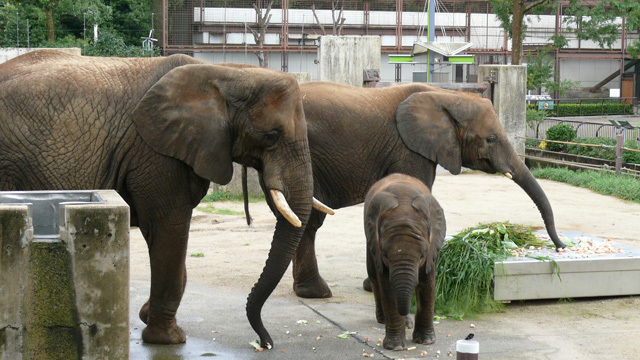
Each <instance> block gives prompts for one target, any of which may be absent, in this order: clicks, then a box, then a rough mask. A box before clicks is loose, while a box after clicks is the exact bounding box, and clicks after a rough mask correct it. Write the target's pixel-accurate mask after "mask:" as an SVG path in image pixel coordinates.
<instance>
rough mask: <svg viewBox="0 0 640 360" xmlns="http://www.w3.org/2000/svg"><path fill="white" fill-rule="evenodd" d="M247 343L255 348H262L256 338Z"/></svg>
mask: <svg viewBox="0 0 640 360" xmlns="http://www.w3.org/2000/svg"><path fill="white" fill-rule="evenodd" d="M249 345H251V346H253V347H254V348H255V349H256V350H260V349H262V346H260V342H259V341H258V340H253V341H252V342H250V343H249Z"/></svg>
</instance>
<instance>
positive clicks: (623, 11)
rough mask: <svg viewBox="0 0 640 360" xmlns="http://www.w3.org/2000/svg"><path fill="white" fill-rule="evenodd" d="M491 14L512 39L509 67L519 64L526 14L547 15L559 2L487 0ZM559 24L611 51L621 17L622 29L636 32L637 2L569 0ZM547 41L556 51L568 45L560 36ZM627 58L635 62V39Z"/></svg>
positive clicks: (639, 23)
mask: <svg viewBox="0 0 640 360" xmlns="http://www.w3.org/2000/svg"><path fill="white" fill-rule="evenodd" d="M489 2H490V3H491V6H492V7H493V11H494V13H495V14H496V16H497V17H498V19H499V20H500V23H501V26H502V28H504V29H505V31H507V32H508V34H509V37H510V38H511V40H512V46H511V48H512V49H511V51H512V59H511V63H512V64H516V65H517V64H521V62H522V41H523V40H524V34H525V30H526V22H525V21H524V19H525V16H526V15H534V14H540V13H543V12H549V11H551V10H552V9H554V7H555V6H558V5H559V3H560V1H559V0H537V1H524V0H489ZM565 15H569V16H565V17H564V19H563V21H564V24H565V29H567V28H568V29H571V30H572V31H573V32H574V33H575V35H576V37H577V38H578V39H581V40H592V41H595V42H597V43H598V44H599V46H600V47H602V48H611V47H612V46H613V45H614V43H615V42H616V40H617V39H618V38H619V37H620V33H621V31H622V23H621V22H620V21H618V19H619V18H620V17H624V18H625V25H624V26H625V30H626V31H636V30H640V1H638V0H608V1H597V2H590V3H589V4H585V2H584V1H579V0H570V1H569V5H568V7H567V8H566V12H565ZM550 40H552V41H553V43H554V46H555V47H557V48H562V47H565V46H566V45H567V44H568V41H567V39H566V37H565V36H564V35H562V34H559V35H553V36H552V37H551V38H550ZM627 52H628V53H629V55H630V56H631V57H632V58H634V59H637V58H638V55H639V54H640V41H638V40H635V41H634V42H633V43H632V44H631V45H630V46H628V47H627Z"/></svg>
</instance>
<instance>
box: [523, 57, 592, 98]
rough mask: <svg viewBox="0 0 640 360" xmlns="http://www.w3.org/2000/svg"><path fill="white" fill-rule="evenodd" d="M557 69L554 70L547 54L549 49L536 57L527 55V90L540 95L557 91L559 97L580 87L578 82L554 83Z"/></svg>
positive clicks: (564, 80)
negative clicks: (543, 92)
mask: <svg viewBox="0 0 640 360" xmlns="http://www.w3.org/2000/svg"><path fill="white" fill-rule="evenodd" d="M556 75H557V69H554V61H553V58H552V57H551V55H550V54H549V49H548V48H547V49H543V50H542V51H540V52H539V53H538V55H537V56H535V57H534V56H533V55H531V53H529V54H527V90H534V91H537V92H538V93H541V92H542V91H543V90H544V91H545V92H547V93H554V92H555V91H558V93H559V94H560V96H564V95H565V92H566V91H567V90H570V89H573V88H576V87H578V86H579V85H580V82H579V81H571V80H568V79H563V80H560V81H555V78H556Z"/></svg>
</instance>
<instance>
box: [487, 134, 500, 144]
mask: <svg viewBox="0 0 640 360" xmlns="http://www.w3.org/2000/svg"><path fill="white" fill-rule="evenodd" d="M496 140H498V139H497V138H496V136H495V135H489V137H488V138H487V142H488V143H489V144H493V143H495V142H496Z"/></svg>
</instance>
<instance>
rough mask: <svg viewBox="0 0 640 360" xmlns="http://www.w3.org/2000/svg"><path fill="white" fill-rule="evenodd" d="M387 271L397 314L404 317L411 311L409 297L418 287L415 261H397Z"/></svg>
mask: <svg viewBox="0 0 640 360" xmlns="http://www.w3.org/2000/svg"><path fill="white" fill-rule="evenodd" d="M389 270H390V280H391V286H392V288H393V292H394V294H395V297H396V306H397V308H398V313H399V314H400V315H402V316H406V315H407V314H409V311H410V310H411V297H412V295H413V291H414V290H415V288H416V286H417V285H418V265H417V261H410V260H409V261H406V260H405V261H399V262H398V263H397V264H395V265H392V266H391V268H390V269H389Z"/></svg>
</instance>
